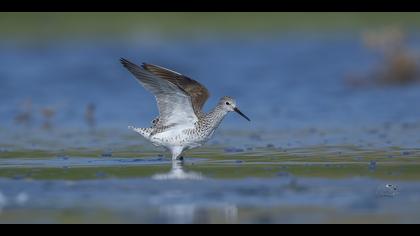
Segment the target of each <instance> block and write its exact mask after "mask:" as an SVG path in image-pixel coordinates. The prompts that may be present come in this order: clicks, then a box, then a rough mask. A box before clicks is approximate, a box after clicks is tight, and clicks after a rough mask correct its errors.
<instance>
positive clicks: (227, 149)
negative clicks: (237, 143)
mask: <svg viewBox="0 0 420 236" xmlns="http://www.w3.org/2000/svg"><path fill="white" fill-rule="evenodd" d="M224 151H225V152H243V151H244V149H242V148H234V147H228V148H225V149H224Z"/></svg>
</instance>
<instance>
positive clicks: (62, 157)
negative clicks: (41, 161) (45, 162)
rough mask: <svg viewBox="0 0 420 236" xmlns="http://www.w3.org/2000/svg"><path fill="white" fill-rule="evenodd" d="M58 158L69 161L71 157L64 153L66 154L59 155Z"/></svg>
mask: <svg viewBox="0 0 420 236" xmlns="http://www.w3.org/2000/svg"><path fill="white" fill-rule="evenodd" d="M57 158H58V159H61V160H64V161H67V160H68V159H70V157H68V156H66V155H64V156H57Z"/></svg>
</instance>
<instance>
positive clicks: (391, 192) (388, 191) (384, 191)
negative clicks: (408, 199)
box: [376, 184, 399, 197]
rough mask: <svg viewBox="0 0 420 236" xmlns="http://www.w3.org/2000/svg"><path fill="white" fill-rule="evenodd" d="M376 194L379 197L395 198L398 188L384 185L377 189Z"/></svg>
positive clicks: (392, 185)
mask: <svg viewBox="0 0 420 236" xmlns="http://www.w3.org/2000/svg"><path fill="white" fill-rule="evenodd" d="M376 194H377V196H379V197H395V196H396V195H398V194H399V188H398V186H397V185H395V184H385V185H383V186H379V187H378V189H377V190H376Z"/></svg>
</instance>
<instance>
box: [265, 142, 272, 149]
mask: <svg viewBox="0 0 420 236" xmlns="http://www.w3.org/2000/svg"><path fill="white" fill-rule="evenodd" d="M266 147H267V148H274V144H271V143H269V144H267V146H266Z"/></svg>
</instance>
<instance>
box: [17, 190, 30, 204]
mask: <svg viewBox="0 0 420 236" xmlns="http://www.w3.org/2000/svg"><path fill="white" fill-rule="evenodd" d="M28 200H29V196H28V194H26V193H24V192H21V193H19V194H18V195H17V196H16V198H15V202H16V204H18V205H20V206H22V205H24V204H25V203H26V202H27V201H28Z"/></svg>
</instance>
